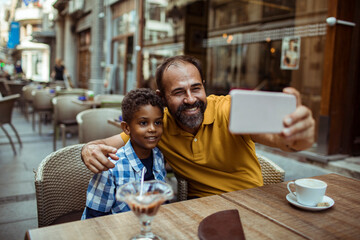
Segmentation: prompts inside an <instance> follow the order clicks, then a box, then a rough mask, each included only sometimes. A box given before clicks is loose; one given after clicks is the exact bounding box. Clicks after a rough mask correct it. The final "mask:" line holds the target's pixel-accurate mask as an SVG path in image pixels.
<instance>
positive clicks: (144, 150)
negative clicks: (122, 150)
mask: <svg viewBox="0 0 360 240" xmlns="http://www.w3.org/2000/svg"><path fill="white" fill-rule="evenodd" d="M121 124H122V127H123V130H124V132H125V133H126V134H127V135H129V136H130V140H131V144H132V146H133V148H134V151H135V153H136V155H137V156H138V157H139V158H140V159H144V158H147V157H149V155H150V153H151V149H153V148H154V147H156V145H157V143H158V142H159V140H160V138H161V135H162V132H163V114H162V112H161V110H160V108H159V107H154V106H152V105H150V104H148V105H144V106H141V107H140V109H139V110H138V111H137V112H135V113H134V116H133V119H132V120H131V121H130V123H126V122H122V123H121Z"/></svg>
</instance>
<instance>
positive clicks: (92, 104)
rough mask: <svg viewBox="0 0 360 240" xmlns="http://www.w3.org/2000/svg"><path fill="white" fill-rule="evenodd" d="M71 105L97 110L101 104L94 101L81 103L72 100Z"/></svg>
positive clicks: (80, 101)
mask: <svg viewBox="0 0 360 240" xmlns="http://www.w3.org/2000/svg"><path fill="white" fill-rule="evenodd" d="M72 102H73V103H76V104H78V105H81V106H87V107H91V108H98V107H100V106H101V102H98V101H95V100H85V101H82V100H78V99H76V100H72Z"/></svg>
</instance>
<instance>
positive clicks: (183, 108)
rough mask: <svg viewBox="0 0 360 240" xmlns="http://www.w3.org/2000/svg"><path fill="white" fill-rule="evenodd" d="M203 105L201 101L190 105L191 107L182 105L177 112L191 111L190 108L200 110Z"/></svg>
mask: <svg viewBox="0 0 360 240" xmlns="http://www.w3.org/2000/svg"><path fill="white" fill-rule="evenodd" d="M204 105H205V104H204V103H203V102H202V101H196V102H195V103H194V104H191V105H190V104H186V103H183V104H181V105H180V106H179V107H178V109H177V112H182V111H184V110H187V109H191V108H200V109H201V110H202V109H203V106H204Z"/></svg>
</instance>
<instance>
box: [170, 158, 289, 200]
mask: <svg viewBox="0 0 360 240" xmlns="http://www.w3.org/2000/svg"><path fill="white" fill-rule="evenodd" d="M257 158H258V160H259V163H260V166H261V173H262V176H263V182H264V185H269V184H274V183H280V182H283V181H284V178H285V171H284V170H283V169H282V168H281V167H279V166H278V165H276V164H275V163H274V162H272V161H271V160H269V159H268V158H266V157H264V156H261V155H259V154H257ZM175 176H176V178H177V181H178V183H177V187H178V193H177V200H178V201H183V200H187V194H188V185H187V181H186V180H185V179H183V178H182V177H180V176H178V175H176V174H175Z"/></svg>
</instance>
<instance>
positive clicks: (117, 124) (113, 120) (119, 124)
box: [107, 119, 121, 128]
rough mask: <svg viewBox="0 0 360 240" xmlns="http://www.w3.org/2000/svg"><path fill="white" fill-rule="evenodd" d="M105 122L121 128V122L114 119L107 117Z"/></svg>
mask: <svg viewBox="0 0 360 240" xmlns="http://www.w3.org/2000/svg"><path fill="white" fill-rule="evenodd" d="M107 122H108V123H109V124H111V125H114V126H115V127H118V128H121V122H120V121H118V120H115V119H108V120H107Z"/></svg>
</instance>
